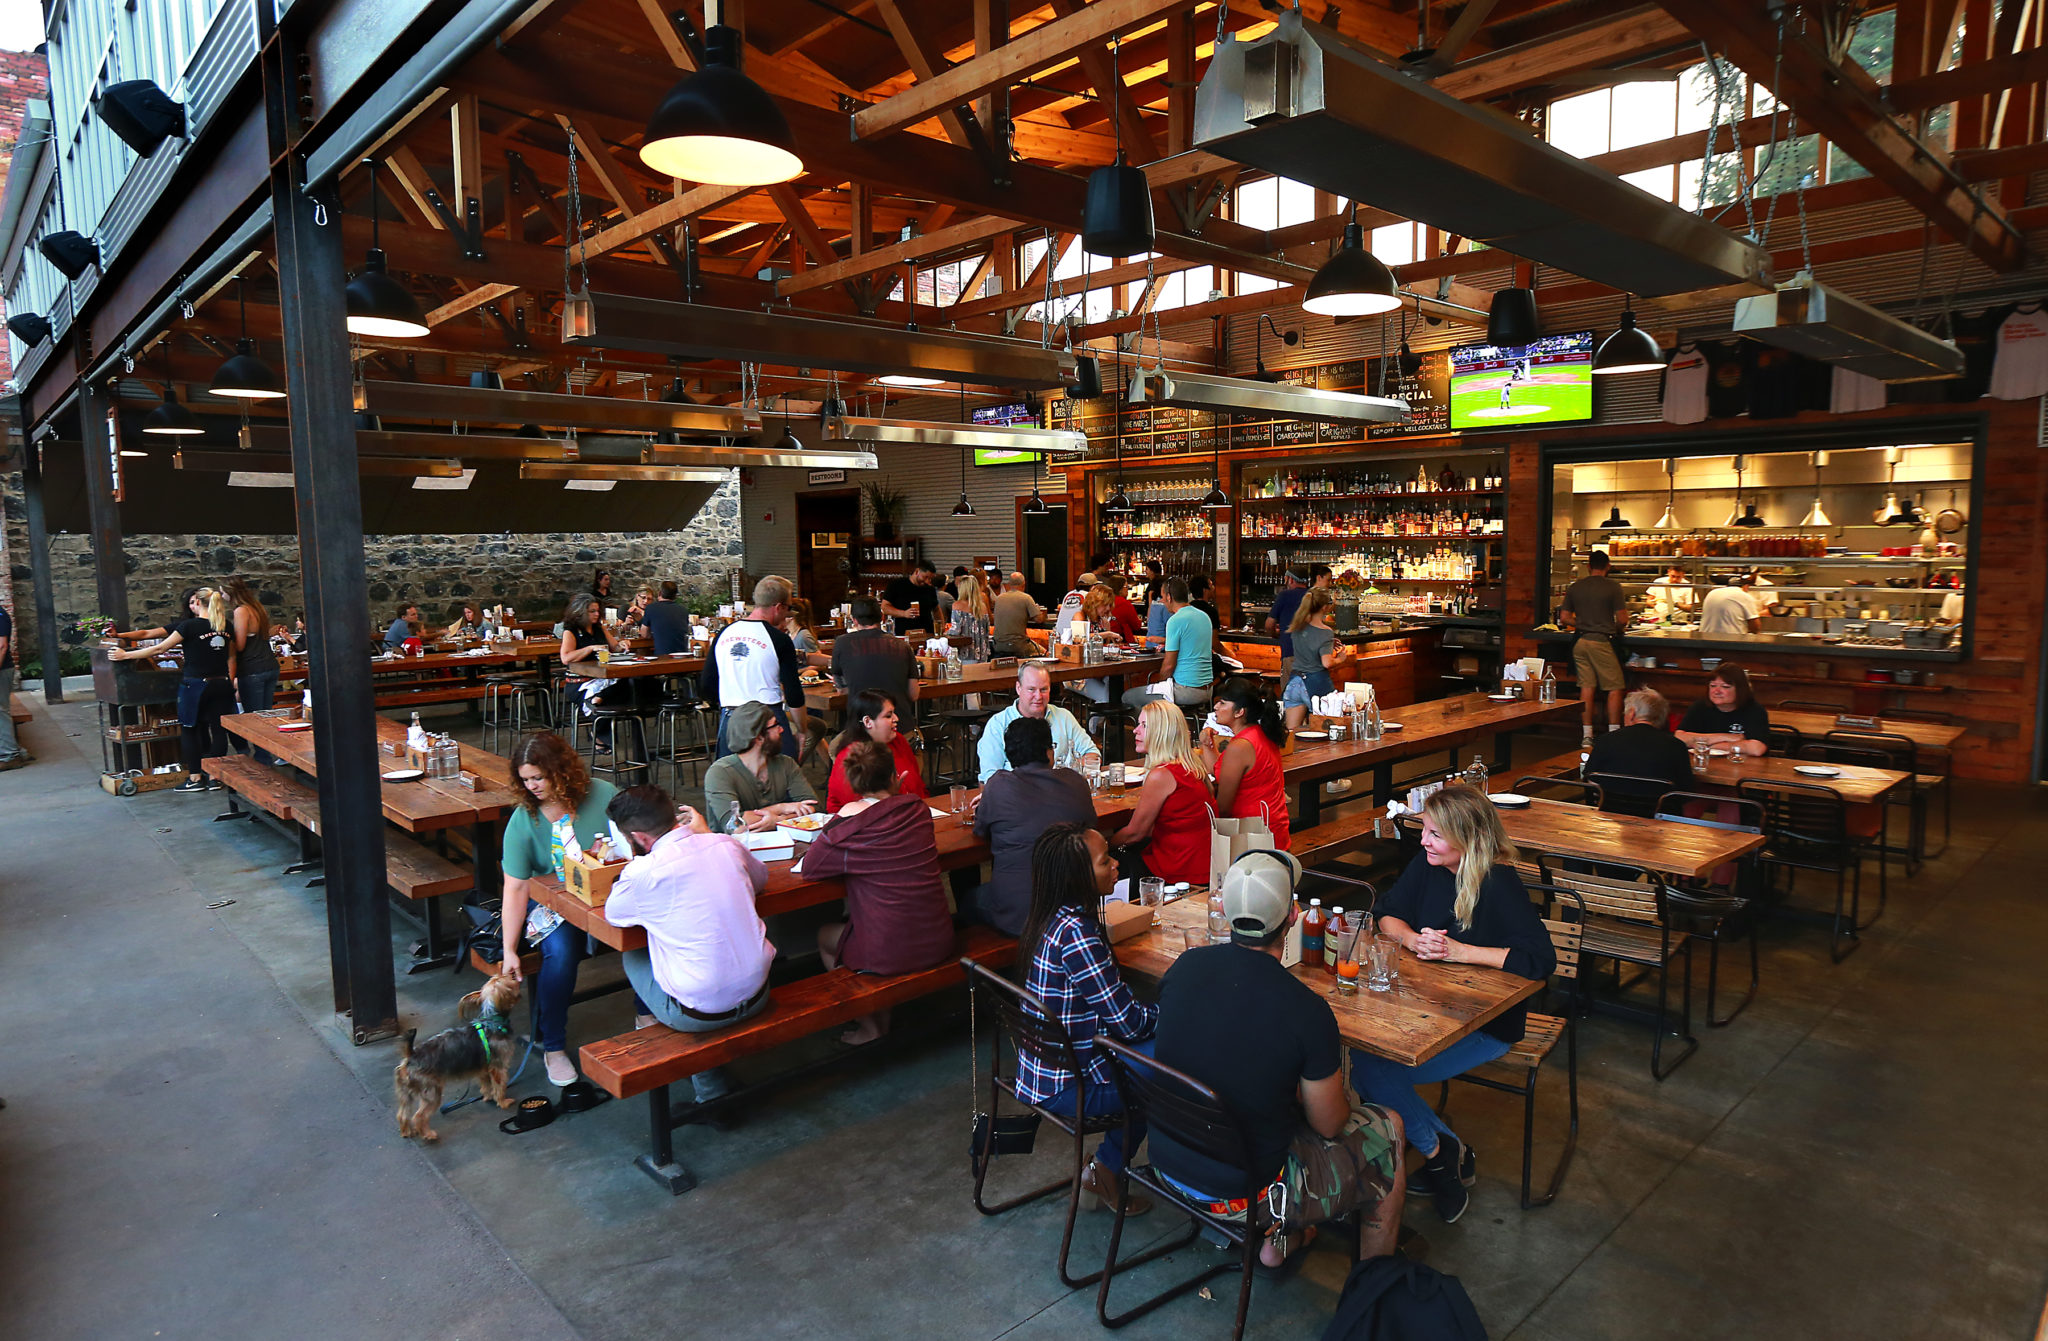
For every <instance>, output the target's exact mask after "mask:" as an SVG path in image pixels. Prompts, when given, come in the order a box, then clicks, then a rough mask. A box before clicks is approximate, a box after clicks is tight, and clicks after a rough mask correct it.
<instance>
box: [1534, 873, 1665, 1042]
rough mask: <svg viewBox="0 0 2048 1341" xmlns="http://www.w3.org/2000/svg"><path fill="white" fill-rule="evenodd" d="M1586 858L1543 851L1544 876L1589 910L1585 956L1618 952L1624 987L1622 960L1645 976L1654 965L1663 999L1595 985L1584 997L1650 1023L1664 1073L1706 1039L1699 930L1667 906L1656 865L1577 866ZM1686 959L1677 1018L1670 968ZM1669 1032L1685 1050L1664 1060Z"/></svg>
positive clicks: (1583, 943) (1618, 984)
mask: <svg viewBox="0 0 2048 1341" xmlns="http://www.w3.org/2000/svg"><path fill="white" fill-rule="evenodd" d="M1587 865H1589V863H1584V862H1575V861H1565V862H1564V863H1562V864H1561V865H1559V866H1553V865H1552V859H1551V858H1549V857H1544V858H1543V859H1542V869H1543V874H1544V877H1545V883H1547V884H1552V885H1560V886H1562V887H1564V888H1565V889H1567V890H1570V891H1571V892H1572V893H1573V894H1575V895H1577V896H1578V899H1579V901H1580V905H1581V907H1582V908H1583V909H1584V910H1585V931H1584V933H1583V935H1582V936H1581V938H1580V943H1579V948H1580V952H1581V954H1582V956H1592V957H1595V958H1602V959H1611V960H1613V961H1614V963H1615V986H1616V988H1617V990H1620V989H1624V988H1626V987H1627V986H1628V984H1625V983H1623V982H1622V980H1621V966H1622V965H1623V964H1632V965H1635V966H1636V967H1638V968H1641V969H1643V970H1644V976H1648V975H1650V974H1652V973H1654V974H1655V975H1656V978H1657V1004H1656V1006H1655V1007H1654V1008H1645V1007H1642V1006H1639V1005H1636V1004H1634V1003H1631V1002H1628V1001H1624V1000H1619V999H1610V1000H1596V999H1595V998H1594V997H1593V996H1592V994H1591V993H1590V992H1586V993H1585V994H1584V997H1583V999H1584V1000H1585V1001H1586V1003H1587V1004H1588V1005H1592V1006H1595V1007H1597V1008H1599V1009H1602V1010H1605V1011H1607V1012H1609V1013H1611V1014H1616V1015H1621V1016H1625V1017H1628V1018H1631V1019H1639V1020H1644V1021H1647V1022H1648V1023H1649V1025H1650V1029H1651V1035H1650V1075H1651V1076H1652V1077H1653V1078H1655V1079H1657V1080H1662V1079H1664V1078H1665V1077H1666V1076H1669V1075H1670V1074H1671V1073H1672V1072H1673V1071H1676V1070H1677V1069H1678V1068H1679V1066H1680V1065H1681V1064H1683V1063H1684V1061H1685V1059H1686V1058H1688V1057H1690V1056H1692V1055H1693V1053H1694V1052H1696V1051H1698V1050H1699V1046H1700V1041H1699V1039H1698V1038H1696V1037H1695V1036H1694V1035H1693V1032H1692V936H1691V935H1690V934H1689V933H1688V932H1687V931H1686V930H1685V929H1684V928H1683V927H1682V926H1680V925H1677V924H1676V923H1675V921H1674V919H1673V918H1672V917H1671V915H1670V913H1669V912H1668V910H1667V908H1666V902H1667V888H1666V886H1665V884H1664V881H1663V879H1662V877H1660V876H1659V875H1657V874H1656V873H1655V872H1654V871H1650V870H1647V869H1644V868H1642V867H1639V866H1624V865H1621V864H1620V863H1616V862H1601V863H1600V865H1599V869H1598V870H1597V871H1594V870H1575V869H1572V868H1573V867H1579V866H1587ZM1680 960H1683V967H1682V969H1681V970H1680V972H1679V973H1678V975H1677V976H1678V980H1679V989H1680V990H1679V1009H1678V1011H1677V1014H1676V1016H1675V1019H1674V1016H1673V1013H1672V1010H1671V979H1672V971H1671V969H1672V965H1673V963H1675V962H1678V961H1680ZM1667 1035H1669V1036H1671V1037H1674V1038H1677V1039H1678V1040H1679V1041H1680V1042H1682V1043H1684V1044H1685V1048H1684V1050H1683V1051H1682V1052H1680V1053H1679V1054H1678V1056H1676V1057H1675V1058H1673V1059H1672V1060H1671V1061H1670V1062H1669V1063H1668V1064H1667V1063H1666V1062H1665V1060H1664V1039H1665V1037H1666V1036H1667Z"/></svg>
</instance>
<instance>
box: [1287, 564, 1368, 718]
mask: <svg viewBox="0 0 2048 1341" xmlns="http://www.w3.org/2000/svg"><path fill="white" fill-rule="evenodd" d="M1336 610H1337V598H1336V597H1335V596H1333V595H1331V594H1330V592H1329V590H1328V588H1325V587H1311V588H1309V590H1308V593H1307V594H1306V595H1304V596H1303V597H1302V598H1301V604H1300V605H1298V606H1296V607H1295V609H1294V620H1293V622H1292V623H1290V624H1289V625H1288V626H1287V632H1288V633H1289V634H1290V635H1291V636H1292V637H1293V639H1294V659H1293V660H1292V661H1290V662H1289V663H1288V668H1287V688H1286V689H1285V690H1283V691H1282V692H1281V695H1280V706H1281V707H1282V708H1284V709H1285V710H1286V713H1287V729H1288V730H1289V731H1294V730H1298V729H1299V728H1300V726H1301V724H1302V723H1303V722H1304V721H1306V720H1307V719H1308V710H1309V705H1310V703H1311V702H1313V701H1314V700H1315V699H1316V698H1317V697H1318V696H1319V695H1323V694H1331V693H1335V692H1336V689H1337V684H1336V682H1335V681H1334V680H1332V679H1331V678H1330V672H1331V671H1332V670H1334V669H1336V668H1337V667H1338V666H1341V665H1343V664H1344V663H1345V662H1347V661H1349V660H1351V658H1352V656H1353V655H1354V653H1353V650H1352V647H1351V644H1349V643H1340V642H1338V641H1337V634H1336V631H1335V630H1333V629H1332V628H1331V627H1330V616H1331V615H1333V614H1335V613H1336Z"/></svg>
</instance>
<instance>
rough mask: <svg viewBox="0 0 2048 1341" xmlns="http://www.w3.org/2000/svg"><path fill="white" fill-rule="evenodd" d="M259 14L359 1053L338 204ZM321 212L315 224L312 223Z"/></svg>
mask: <svg viewBox="0 0 2048 1341" xmlns="http://www.w3.org/2000/svg"><path fill="white" fill-rule="evenodd" d="M256 10H257V15H258V19H257V28H258V38H259V40H260V42H261V45H262V51H263V84H264V90H263V92H264V110H265V114H266V119H267V121H268V130H269V136H270V150H271V162H272V167H271V173H270V203H271V209H272V213H273V216H274V219H275V223H276V229H277V273H278V283H279V303H280V305H281V307H282V309H283V318H284V360H285V367H284V372H285V380H286V383H287V384H288V385H289V387H290V389H291V400H290V412H291V437H292V477H293V480H294V486H295V493H296V505H297V514H298V527H299V564H300V568H301V571H302V573H303V575H304V583H305V595H306V625H307V629H308V631H309V633H310V635H311V649H310V656H309V660H310V662H311V672H312V690H313V738H314V740H316V741H317V742H318V743H319V751H320V770H319V787H320V822H321V835H322V837H323V839H324V840H325V841H324V843H323V850H324V852H325V854H326V867H325V869H326V875H327V935H328V954H329V959H330V961H331V963H332V966H333V971H334V1007H335V1010H336V1011H337V1013H341V1014H346V1015H348V1016H349V1017H350V1033H351V1035H352V1036H353V1038H354V1039H355V1041H356V1042H357V1043H358V1044H362V1043H368V1042H371V1041H373V1040H375V1039H379V1038H387V1037H390V1036H391V1035H393V1034H395V1033H397V1031H398V996H397V988H396V985H395V980H394V976H395V975H394V969H393V965H392V947H391V912H390V908H389V907H388V906H387V904H386V903H385V898H384V808H383V798H382V795H381V793H380V787H381V784H380V783H379V781H378V767H377V726H376V719H377V710H376V695H375V692H374V690H373V688H372V684H371V678H370V662H369V656H368V652H367V637H368V630H369V627H370V601H369V592H368V589H367V584H366V580H365V578H364V576H363V500H362V491H361V488H360V486H359V484H358V481H357V477H356V470H357V467H356V437H355V422H354V418H353V415H354V410H353V393H352V391H351V388H350V384H349V369H350V366H351V365H350V362H349V344H348V330H347V324H346V323H347V315H348V314H347V303H346V300H345V297H344V294H343V287H344V280H343V276H344V273H345V272H344V258H343V255H342V246H341V219H340V217H339V207H338V206H326V207H323V206H321V205H319V204H317V203H316V202H315V201H314V200H313V199H312V198H310V197H309V196H307V195H306V193H305V192H304V191H303V190H302V189H300V188H301V186H302V184H303V181H304V172H305V161H304V159H303V158H302V157H301V155H300V154H299V153H298V152H297V151H296V150H295V149H294V148H293V143H294V142H295V141H296V139H297V137H298V128H299V125H300V123H299V120H298V102H297V99H298V92H297V82H296V78H295V71H296V68H297V67H296V61H297V55H298V43H297V42H296V41H295V40H293V38H294V35H293V34H288V33H281V32H277V31H275V23H274V19H273V17H272V14H273V11H272V9H271V7H270V6H269V5H268V4H259V5H258V6H257V7H256ZM316 215H318V216H322V217H319V218H316Z"/></svg>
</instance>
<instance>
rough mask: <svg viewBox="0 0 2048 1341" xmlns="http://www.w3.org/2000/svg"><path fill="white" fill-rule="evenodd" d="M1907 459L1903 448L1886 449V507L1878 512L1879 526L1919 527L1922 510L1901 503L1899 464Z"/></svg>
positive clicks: (1910, 503) (1909, 503) (1908, 503)
mask: <svg viewBox="0 0 2048 1341" xmlns="http://www.w3.org/2000/svg"><path fill="white" fill-rule="evenodd" d="M1905 459H1906V453H1905V449H1904V448H1902V447H1887V448H1885V449H1884V467H1885V476H1884V479H1885V490H1884V506H1883V507H1881V508H1879V509H1878V510H1877V515H1876V517H1875V520H1876V522H1877V524H1878V525H1879V526H1918V525H1919V524H1920V509H1919V508H1918V507H1916V506H1914V505H1913V503H1912V502H1910V501H1908V502H1905V503H1901V502H1900V501H1899V491H1898V481H1899V463H1900V462H1901V461H1904V460H1905Z"/></svg>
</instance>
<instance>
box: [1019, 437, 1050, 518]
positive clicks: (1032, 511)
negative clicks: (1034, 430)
mask: <svg viewBox="0 0 2048 1341" xmlns="http://www.w3.org/2000/svg"><path fill="white" fill-rule="evenodd" d="M1044 459H1045V458H1044V457H1042V456H1040V455H1039V454H1038V453H1037V452H1033V453H1032V454H1031V497H1029V498H1027V499H1025V500H1024V507H1023V509H1022V511H1023V513H1024V515H1025V516H1027V517H1043V516H1044V515H1045V514H1046V513H1048V512H1050V511H1052V509H1051V508H1049V507H1047V506H1046V505H1045V499H1043V498H1041V497H1040V496H1039V493H1038V463H1039V462H1040V461H1043V460H1044Z"/></svg>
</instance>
